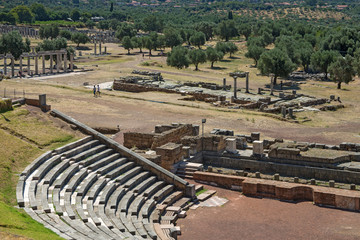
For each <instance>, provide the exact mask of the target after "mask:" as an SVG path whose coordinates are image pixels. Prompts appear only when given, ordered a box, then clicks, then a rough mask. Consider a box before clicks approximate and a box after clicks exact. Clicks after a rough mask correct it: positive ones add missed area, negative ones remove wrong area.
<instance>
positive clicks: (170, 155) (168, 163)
mask: <svg viewBox="0 0 360 240" xmlns="http://www.w3.org/2000/svg"><path fill="white" fill-rule="evenodd" d="M156 154H157V155H160V156H161V162H160V166H161V167H163V168H165V169H166V170H171V168H172V166H173V164H175V163H178V162H180V161H181V160H182V159H183V156H184V152H183V150H182V145H181V144H176V143H172V142H169V143H167V144H165V145H163V146H160V147H157V148H156Z"/></svg>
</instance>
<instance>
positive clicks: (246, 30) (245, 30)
mask: <svg viewBox="0 0 360 240" xmlns="http://www.w3.org/2000/svg"><path fill="white" fill-rule="evenodd" d="M238 31H239V33H240V34H241V35H244V37H245V40H246V41H247V40H248V39H249V37H250V35H251V33H252V29H251V26H250V24H248V23H244V24H241V25H240V26H239V27H238Z"/></svg>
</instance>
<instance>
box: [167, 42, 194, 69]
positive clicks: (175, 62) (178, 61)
mask: <svg viewBox="0 0 360 240" xmlns="http://www.w3.org/2000/svg"><path fill="white" fill-rule="evenodd" d="M187 53H188V50H187V49H186V48H184V47H182V46H176V47H174V48H173V49H172V50H171V52H169V53H168V57H167V59H166V63H167V65H169V66H172V67H176V68H178V69H182V68H187V67H189V63H190V60H189V57H188V55H187Z"/></svg>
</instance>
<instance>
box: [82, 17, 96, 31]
mask: <svg viewBox="0 0 360 240" xmlns="http://www.w3.org/2000/svg"><path fill="white" fill-rule="evenodd" d="M85 26H86V27H87V28H89V29H93V28H94V27H95V26H96V24H95V22H94V21H92V20H90V19H88V20H87V21H86V22H85Z"/></svg>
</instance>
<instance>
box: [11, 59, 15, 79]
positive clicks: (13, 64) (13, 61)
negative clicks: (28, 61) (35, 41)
mask: <svg viewBox="0 0 360 240" xmlns="http://www.w3.org/2000/svg"><path fill="white" fill-rule="evenodd" d="M14 76H15V60H14V57H13V56H11V77H14Z"/></svg>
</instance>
